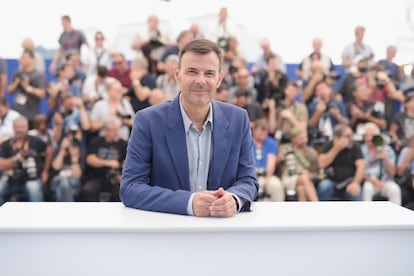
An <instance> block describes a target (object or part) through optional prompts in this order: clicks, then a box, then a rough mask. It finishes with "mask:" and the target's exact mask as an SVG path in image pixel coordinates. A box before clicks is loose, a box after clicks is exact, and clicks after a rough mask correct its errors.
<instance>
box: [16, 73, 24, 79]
mask: <svg viewBox="0 0 414 276" xmlns="http://www.w3.org/2000/svg"><path fill="white" fill-rule="evenodd" d="M16 78H18V79H20V80H23V79H24V78H25V75H24V73H23V72H17V73H16Z"/></svg>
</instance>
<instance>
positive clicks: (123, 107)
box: [90, 79, 135, 141]
mask: <svg viewBox="0 0 414 276" xmlns="http://www.w3.org/2000/svg"><path fill="white" fill-rule="evenodd" d="M106 89H107V94H108V98H107V99H102V100H99V101H97V102H96V103H95V104H94V106H93V107H92V110H91V113H90V123H91V131H92V132H94V133H98V134H99V135H100V136H102V135H103V132H104V131H103V129H104V123H105V121H107V120H110V119H119V120H121V122H122V126H121V129H120V138H121V139H123V140H125V141H128V139H129V135H130V128H131V127H132V123H133V116H134V115H135V113H134V110H133V108H132V106H131V104H130V102H129V101H128V100H127V99H125V98H123V97H122V85H121V83H120V82H119V81H118V80H115V79H114V80H111V81H110V82H108V83H107V88H106Z"/></svg>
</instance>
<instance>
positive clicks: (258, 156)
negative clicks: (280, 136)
mask: <svg viewBox="0 0 414 276" xmlns="http://www.w3.org/2000/svg"><path fill="white" fill-rule="evenodd" d="M278 152H279V150H278V147H277V143H276V140H275V139H273V138H272V137H270V136H269V137H266V139H265V140H264V141H263V145H262V148H261V149H257V148H256V145H255V144H253V153H254V158H255V161H256V168H257V169H264V170H265V171H266V168H267V155H269V154H273V155H277V154H278Z"/></svg>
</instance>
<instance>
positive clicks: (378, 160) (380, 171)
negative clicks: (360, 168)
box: [361, 123, 401, 205]
mask: <svg viewBox="0 0 414 276" xmlns="http://www.w3.org/2000/svg"><path fill="white" fill-rule="evenodd" d="M364 129H365V133H364V142H365V143H364V144H363V145H362V146H361V150H362V154H363V156H364V160H365V162H366V164H367V167H366V169H365V182H364V186H363V189H362V191H363V192H362V196H363V199H364V201H372V199H373V198H374V195H376V194H378V195H381V196H383V197H386V198H388V200H389V201H391V202H393V203H395V204H397V205H401V189H400V186H398V184H397V183H395V181H394V175H395V172H396V168H395V159H396V156H395V152H394V150H393V149H392V148H391V147H390V146H389V145H388V138H387V137H385V136H384V134H381V133H380V129H379V128H378V126H377V125H375V124H373V123H367V124H365V127H364Z"/></svg>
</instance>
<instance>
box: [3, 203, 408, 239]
mask: <svg viewBox="0 0 414 276" xmlns="http://www.w3.org/2000/svg"><path fill="white" fill-rule="evenodd" d="M347 229H349V230H356V229H405V230H411V229H412V230H413V231H414V212H413V211H411V210H408V209H406V208H403V207H400V206H397V205H394V204H392V203H390V202H385V201H384V202H381V201H378V202H316V203H311V202H303V203H302V202H255V203H253V211H252V212H246V213H241V214H237V215H236V216H234V217H231V218H225V219H223V218H215V217H208V218H198V217H192V216H183V215H173V214H164V213H156V212H148V211H142V210H136V209H132V208H127V207H125V206H124V205H123V204H122V203H96V202H94V203H80V202H76V203H63V202H62V203H57V202H42V203H29V202H27V203H26V202H8V203H5V204H4V205H3V206H2V207H0V233H1V232H56V231H58V232H109V231H110V232H187V231H229V230H231V231H269V230H271V231H313V230H315V231H320V230H329V231H335V230H347Z"/></svg>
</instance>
